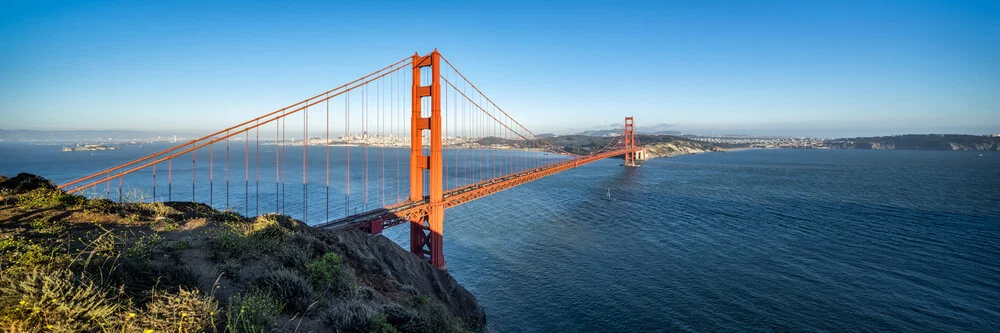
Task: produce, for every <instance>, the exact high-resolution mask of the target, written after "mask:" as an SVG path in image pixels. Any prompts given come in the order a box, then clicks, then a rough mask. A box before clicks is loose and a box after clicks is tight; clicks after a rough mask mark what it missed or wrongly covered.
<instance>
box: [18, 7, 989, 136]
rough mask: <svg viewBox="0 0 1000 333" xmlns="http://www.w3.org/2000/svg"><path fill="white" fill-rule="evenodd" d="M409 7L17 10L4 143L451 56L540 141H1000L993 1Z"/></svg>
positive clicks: (216, 117)
mask: <svg viewBox="0 0 1000 333" xmlns="http://www.w3.org/2000/svg"><path fill="white" fill-rule="evenodd" d="M410 7H412V5H411V4H410V3H407V2H399V3H389V2H384V3H362V4H332V3H329V4H328V3H305V4H302V3H298V4H279V3H245V2H214V3H203V2H185V1H180V2H172V3H168V4H151V3H128V2H96V3H95V2H65V3H39V2H9V3H4V4H3V5H0V31H2V33H0V119H2V122H0V128H2V129H5V130H11V129H34V130H81V129H82V130H105V129H113V130H140V131H158V132H159V131H162V132H178V133H190V134H207V133H209V132H211V131H213V130H218V129H221V128H224V127H227V126H229V125H232V124H234V123H238V122H240V121H242V120H245V119H250V118H252V117H255V116H258V115H261V114H264V113H266V112H269V111H273V110H275V109H278V108H281V107H284V106H286V105H288V104H291V103H293V102H296V101H299V100H301V99H302V98H304V97H307V96H311V95H313V94H315V93H318V92H320V91H325V90H327V89H329V88H331V87H334V86H337V85H340V84H342V83H345V82H347V81H350V80H353V79H355V78H356V77H357V76H359V75H361V74H364V73H367V72H369V71H371V70H373V69H376V68H379V67H381V66H384V65H385V64H387V63H390V62H392V61H395V60H398V59H399V58H402V57H404V56H406V55H409V54H412V53H413V52H414V51H417V52H421V53H424V52H429V51H430V50H432V49H434V48H438V49H439V50H440V51H441V52H442V53H443V54H445V55H446V56H447V57H448V58H449V60H450V61H452V62H454V63H455V65H456V66H458V67H459V68H461V69H462V70H463V72H465V74H466V75H467V76H469V77H470V79H471V80H473V81H474V82H476V83H477V84H478V85H479V86H480V88H482V89H483V90H484V92H486V94H487V95H489V96H490V97H491V98H493V99H494V100H495V101H496V102H497V103H498V104H499V105H500V106H501V107H503V108H504V109H505V110H507V111H508V112H510V113H511V115H512V116H514V117H515V118H516V119H518V120H519V121H520V122H521V123H523V124H524V125H525V126H527V127H528V128H530V129H532V130H533V131H535V132H536V133H556V134H570V133H576V132H580V131H584V130H588V129H594V128H600V127H602V126H605V125H606V124H611V123H616V122H620V121H621V119H618V118H619V117H621V116H622V115H623V114H631V115H634V116H635V117H636V119H637V128H638V129H640V130H641V129H642V127H643V126H644V125H646V126H649V125H654V124H655V125H659V124H669V128H671V129H673V130H676V131H678V132H682V133H690V134H747V135H775V136H791V137H827V138H835V137H854V136H876V135H893V134H905V133H958V134H990V133H997V132H1000V62H997V61H996V59H1000V25H997V24H996V22H997V21H998V20H1000V4H998V3H996V2H990V1H984V2H976V1H963V2H946V3H914V2H908V1H899V2H896V1H889V2H878V3H875V2H868V1H863V2H837V3H831V4H817V3H808V2H784V1H778V2H769V3H767V4H759V3H743V2H718V3H711V4H708V3H666V4H664V3H655V4H637V3H628V4H620V3H613V2H587V3H575V4H574V5H572V6H570V5H555V4H539V3H534V2H516V1H515V2H504V3H493V4H490V3H478V4H466V3H462V4H440V3H429V4H426V5H425V6H420V7H419V8H410ZM415 27H419V29H416V28H415Z"/></svg>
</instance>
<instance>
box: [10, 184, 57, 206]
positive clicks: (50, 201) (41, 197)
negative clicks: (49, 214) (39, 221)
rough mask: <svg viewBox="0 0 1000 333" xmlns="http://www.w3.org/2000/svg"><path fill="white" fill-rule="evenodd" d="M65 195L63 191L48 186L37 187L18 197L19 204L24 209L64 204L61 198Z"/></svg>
mask: <svg viewBox="0 0 1000 333" xmlns="http://www.w3.org/2000/svg"><path fill="white" fill-rule="evenodd" d="M63 195H65V193H63V192H62V191H58V190H52V189H48V188H37V189H34V190H31V191H28V192H26V193H24V194H21V196H19V197H18V199H17V204H18V206H21V208H24V209H37V208H49V207H55V206H59V205H61V204H62V201H61V200H60V199H61V198H62V196H63Z"/></svg>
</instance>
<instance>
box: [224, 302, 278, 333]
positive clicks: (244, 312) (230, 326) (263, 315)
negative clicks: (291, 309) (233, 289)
mask: <svg viewBox="0 0 1000 333" xmlns="http://www.w3.org/2000/svg"><path fill="white" fill-rule="evenodd" d="M282 307H283V304H282V303H281V302H280V301H278V300H275V299H274V298H272V297H271V296H270V295H268V294H266V293H262V292H251V293H248V294H244V295H239V296H236V297H233V298H230V299H229V306H227V307H226V330H227V331H229V332H263V331H264V330H265V328H266V327H267V325H268V324H271V323H272V322H274V317H276V316H278V314H281V310H282Z"/></svg>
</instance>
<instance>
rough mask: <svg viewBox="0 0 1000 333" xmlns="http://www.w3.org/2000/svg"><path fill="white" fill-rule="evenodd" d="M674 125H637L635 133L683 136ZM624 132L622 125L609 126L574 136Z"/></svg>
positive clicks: (610, 134)
mask: <svg viewBox="0 0 1000 333" xmlns="http://www.w3.org/2000/svg"><path fill="white" fill-rule="evenodd" d="M671 128H673V125H671V124H666V123H663V124H654V125H649V126H641V125H640V124H636V126H635V132H636V133H637V134H650V135H681V134H682V133H681V132H679V131H676V130H673V129H671ZM623 131H624V130H623V129H622V124H609V125H608V126H606V127H605V128H602V129H589V130H586V131H581V132H578V133H574V135H587V136H612V135H617V134H621V133H622V132H623Z"/></svg>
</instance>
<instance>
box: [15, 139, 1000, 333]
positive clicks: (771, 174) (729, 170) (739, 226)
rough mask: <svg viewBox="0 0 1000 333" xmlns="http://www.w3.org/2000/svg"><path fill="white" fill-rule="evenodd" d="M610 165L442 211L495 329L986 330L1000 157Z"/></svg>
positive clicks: (794, 154)
mask: <svg viewBox="0 0 1000 333" xmlns="http://www.w3.org/2000/svg"><path fill="white" fill-rule="evenodd" d="M144 152H146V151H143V150H141V149H140V150H136V151H134V152H129V151H127V150H125V151H119V152H117V153H118V154H117V155H110V156H111V157H108V156H105V157H104V158H101V157H100V155H102V154H99V153H95V155H79V154H75V155H74V154H63V153H42V152H40V150H37V149H35V150H25V149H20V148H16V147H15V145H11V144H6V145H4V144H0V173H2V174H5V175H11V174H13V173H16V172H19V171H28V172H36V173H40V174H42V175H45V176H48V177H52V178H54V179H57V180H59V181H65V180H67V179H70V178H72V177H75V176H80V175H83V174H86V173H88V172H92V171H95V170H97V169H100V168H101V167H106V166H110V165H113V163H114V162H116V161H117V160H119V159H124V158H126V155H128V154H131V153H134V154H135V155H138V154H140V153H144ZM104 154H109V153H104ZM92 156H93V157H92ZM620 163H621V161H620V160H605V161H599V162H595V163H592V164H590V165H586V166H583V167H580V168H578V169H575V170H570V171H567V172H563V173H559V174H556V175H553V176H550V177H547V178H544V179H541V180H538V181H535V182H531V183H528V184H526V185H522V186H520V187H517V188H514V189H511V190H507V191H504V192H501V193H498V194H496V195H493V196H490V197H487V198H484V199H480V200H477V201H474V202H471V203H468V204H465V205H462V206H459V207H456V208H453V209H450V210H449V211H448V212H447V213H446V219H445V256H446V259H447V260H448V267H449V271H450V272H451V273H452V275H454V276H455V278H456V279H457V280H458V281H459V282H461V283H462V284H463V285H464V286H465V287H466V288H468V289H469V290H470V291H471V292H472V293H473V294H475V295H476V297H477V298H478V299H479V301H480V303H481V304H482V305H483V307H484V308H485V310H486V313H487V315H488V320H489V324H490V326H491V327H492V328H493V329H494V330H495V331H502V332H507V331H512V332H521V331H535V332H551V331H831V330H832V331H859V330H860V331H963V332H969V331H973V332H990V331H992V332H996V331H1000V305H998V304H1000V301H997V300H1000V154H997V153H984V154H983V156H979V153H969V152H917V151H851V150H750V151H740V152H730V153H724V154H703V155H689V156H681V157H676V158H670V159H657V160H652V161H648V162H646V163H645V165H644V166H643V167H641V168H622V167H619V166H618V165H619V164H620ZM241 171H242V170H241ZM609 191H610V193H611V197H612V198H611V199H608V198H607V193H608V192H609ZM216 200H218V199H216ZM338 209H344V207H343V206H341V207H340V208H338ZM312 211H313V208H310V212H312ZM310 214H313V213H310ZM316 214H320V213H316ZM406 233H407V230H406V228H394V229H390V230H387V231H386V233H385V234H386V236H388V237H389V238H391V239H393V240H395V241H396V242H398V243H400V244H401V245H403V246H404V247H405V246H407V245H406V243H407V242H408V238H407V235H406Z"/></svg>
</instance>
